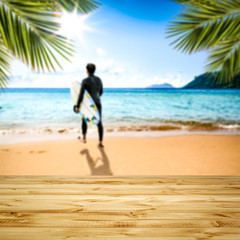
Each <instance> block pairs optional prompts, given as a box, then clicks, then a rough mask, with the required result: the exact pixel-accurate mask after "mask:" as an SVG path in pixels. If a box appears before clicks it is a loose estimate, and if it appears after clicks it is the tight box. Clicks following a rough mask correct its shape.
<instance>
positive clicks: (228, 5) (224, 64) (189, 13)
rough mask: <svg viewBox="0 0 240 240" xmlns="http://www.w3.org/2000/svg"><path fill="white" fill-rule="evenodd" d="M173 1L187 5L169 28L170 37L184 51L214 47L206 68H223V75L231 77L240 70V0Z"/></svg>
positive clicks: (178, 48) (168, 36) (221, 75)
mask: <svg viewBox="0 0 240 240" xmlns="http://www.w3.org/2000/svg"><path fill="white" fill-rule="evenodd" d="M174 1H175V2H178V3H183V4H185V5H184V8H183V11H182V12H181V13H180V14H179V15H178V16H177V17H176V18H175V21H172V22H171V23H170V24H169V26H168V28H167V38H175V40H174V41H173V42H172V43H171V45H173V46H174V48H176V49H177V50H180V51H182V52H184V53H192V52H197V51H201V50H208V49H212V51H211V53H210V57H209V62H208V63H209V64H208V65H207V70H210V69H211V70H213V71H218V70H220V71H221V72H220V74H219V76H220V77H221V78H223V77H225V79H231V78H232V77H233V76H234V75H235V74H236V73H237V71H238V72H239V71H240V70H239V68H237V64H238V63H239V62H238V59H236V57H238V56H239V55H240V48H239V47H237V46H238V44H237V45H236V44H235V43H236V42H238V41H240V35H239V33H240V1H239V0H211V1H210V0H174ZM231 43H234V47H233V46H231ZM224 54H226V55H225V56H224Z"/></svg>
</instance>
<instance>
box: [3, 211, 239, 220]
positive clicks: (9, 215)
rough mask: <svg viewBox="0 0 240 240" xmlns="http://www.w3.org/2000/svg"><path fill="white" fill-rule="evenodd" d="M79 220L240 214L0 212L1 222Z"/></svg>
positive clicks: (229, 215) (234, 216) (206, 217)
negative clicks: (38, 219) (14, 220)
mask: <svg viewBox="0 0 240 240" xmlns="http://www.w3.org/2000/svg"><path fill="white" fill-rule="evenodd" d="M24 217H27V218H31V219H32V218H40V219H41V218H47V219H50V218H66V217H67V218H73V219H75V218H77V219H78V220H79V221H106V220H108V221H113V220H116V219H117V220H119V221H125V220H133V219H135V220H158V219H161V220H165V219H175V220H176V219H187V220H200V219H201V220H209V219H214V220H227V219H233V220H238V221H240V212H227V213H226V212H217V213H216V212H215V213H214V212H210V213H209V212H194V213H192V212H164V214H163V213H162V212H161V211H147V212H146V211H128V212H127V211H112V212H111V211H105V212H104V211H102V212H101V211H97V212H96V211H94V212H77V213H72V212H67V213H61V212H57V213H56V212H52V213H49V212H47V213H41V212H40V213H39V212H23V211H21V212H0V219H1V220H9V219H16V218H24Z"/></svg>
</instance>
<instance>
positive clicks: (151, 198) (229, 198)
mask: <svg viewBox="0 0 240 240" xmlns="http://www.w3.org/2000/svg"><path fill="white" fill-rule="evenodd" d="M27 199H33V200H34V199H49V200H54V199H65V200H78V201H82V200H87V201H89V202H101V201H102V202H106V201H107V202H109V201H141V202H142V201H143V200H144V201H145V202H156V203H159V204H161V203H181V202H184V203H198V202H201V203H204V202H218V203H221V202H223V203H234V202H235V203H238V202H239V203H240V196H238V195H215V196H213V195H209V196H206V195H197V194H196V195H179V194H178V195H174V194H171V195H140V194H139V195H122V196H108V195H93V194H92V195H67V194H65V195H63V194H61V195H54V194H52V195H38V194H28V195H26V194H25V195H15V196H14V197H13V195H11V194H10V195H0V200H5V201H9V202H10V201H12V200H14V201H16V202H17V201H19V202H20V201H24V200H27Z"/></svg>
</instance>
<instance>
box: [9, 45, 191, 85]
mask: <svg viewBox="0 0 240 240" xmlns="http://www.w3.org/2000/svg"><path fill="white" fill-rule="evenodd" d="M98 49H99V53H100V55H101V54H102V53H103V52H104V50H103V49H101V48H98ZM100 55H99V54H96V53H95V57H94V56H93V57H92V59H89V58H87V57H80V56H77V57H75V58H74V59H73V60H72V63H66V64H65V65H64V70H63V71H60V72H58V73H49V74H46V73H45V74H44V73H42V74H36V73H33V72H31V71H29V70H28V71H24V72H20V74H19V75H18V76H15V77H13V78H12V81H10V84H9V87H13V88H14V87H31V88H35V87H36V88H37V87H43V88H44V87H47V88H68V87H70V85H71V82H72V81H74V80H78V81H81V80H82V79H84V78H85V77H86V76H87V75H86V64H87V63H88V62H93V63H95V64H96V67H97V71H96V75H97V76H99V77H100V78H101V79H102V81H103V84H104V87H122V88H124V87H125V88H126V87H139V88H141V87H148V86H150V85H153V84H163V83H170V84H172V85H173V86H174V87H182V86H184V85H185V84H186V83H187V82H189V81H191V80H192V79H193V78H192V77H191V76H189V75H185V74H184V73H181V74H180V73H178V74H173V73H171V74H162V75H161V74H159V75H152V76H149V75H148V74H147V73H145V72H144V71H143V70H142V69H141V68H140V67H138V66H135V67H134V66H128V65H124V63H119V62H118V61H116V60H115V59H113V58H110V57H106V56H103V55H101V56H100ZM186 76H187V77H186Z"/></svg>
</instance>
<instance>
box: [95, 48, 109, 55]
mask: <svg viewBox="0 0 240 240" xmlns="http://www.w3.org/2000/svg"><path fill="white" fill-rule="evenodd" d="M96 52H97V55H98V56H106V55H107V53H106V51H105V50H103V49H102V48H97V50H96Z"/></svg>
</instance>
